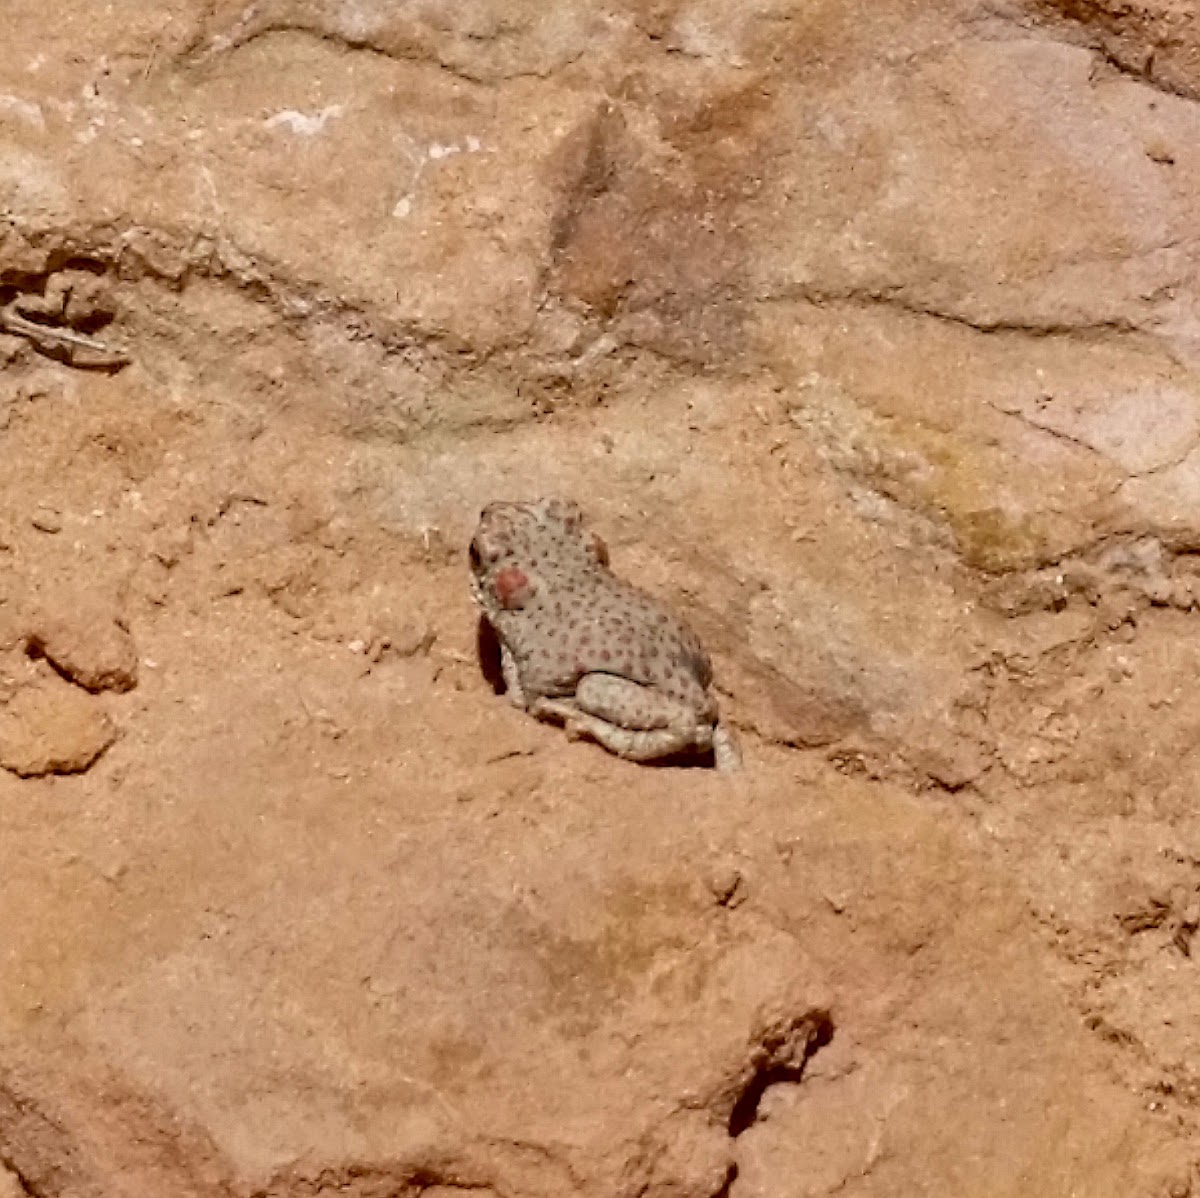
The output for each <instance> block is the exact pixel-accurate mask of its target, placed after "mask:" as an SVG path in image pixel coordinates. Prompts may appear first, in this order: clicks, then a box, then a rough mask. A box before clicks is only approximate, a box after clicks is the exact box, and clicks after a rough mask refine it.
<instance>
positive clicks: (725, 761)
mask: <svg viewBox="0 0 1200 1198" xmlns="http://www.w3.org/2000/svg"><path fill="white" fill-rule="evenodd" d="M712 747H713V764H714V765H715V766H716V767H717V769H718V770H719V771H720V772H721V773H722V774H735V773H737V771H738V770H740V769H741V768H742V750H741V746H739V744H738V742H737V738H736V737H735V736H734V735H733V733H732V732H730V731H729V729H728V728H726V727H725V725H724V724H718V725H717V726H716V727H715V728H714V729H713V738H712Z"/></svg>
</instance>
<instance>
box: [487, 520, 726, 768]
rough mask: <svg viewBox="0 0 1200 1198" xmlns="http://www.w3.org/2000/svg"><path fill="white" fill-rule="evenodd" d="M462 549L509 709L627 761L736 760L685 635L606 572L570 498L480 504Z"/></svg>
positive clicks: (692, 642)
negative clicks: (687, 755)
mask: <svg viewBox="0 0 1200 1198" xmlns="http://www.w3.org/2000/svg"><path fill="white" fill-rule="evenodd" d="M470 556H471V573H472V589H473V590H474V593H475V598H476V600H477V602H478V603H479V606H480V607H481V608H482V609H483V613H484V615H485V617H486V618H487V621H488V623H489V624H490V625H491V626H492V629H493V630H494V632H495V634H496V639H497V640H498V641H499V644H500V655H501V665H502V668H503V671H504V681H505V684H506V685H507V688H508V695H509V698H510V699H511V700H512V702H513V703H515V704H516V705H517V706H518V707H521V708H523V709H524V710H526V711H528V712H530V713H531V714H532V715H535V716H537V717H538V718H539V719H544V720H549V721H552V722H555V723H561V724H564V725H565V726H566V729H567V734H568V735H569V736H570V737H571V738H572V739H575V738H579V737H583V736H587V737H590V738H591V739H592V740H595V741H597V742H599V743H600V744H601V745H603V746H604V748H606V749H608V750H609V751H610V752H612V753H615V754H617V756H619V757H625V758H628V759H629V760H632V761H648V760H651V759H653V758H656V757H666V756H669V755H671V754H674V753H679V752H681V751H684V750H689V749H695V750H699V751H701V752H707V751H708V750H710V749H711V750H712V753H713V760H714V762H715V764H716V766H717V768H718V769H719V770H734V769H737V768H738V767H739V766H740V765H741V754H740V752H739V751H738V748H737V743H736V741H735V740H734V739H733V736H732V734H731V733H730V732H729V730H728V729H727V728H726V727H725V726H724V725H722V724H721V723H719V721H718V718H717V703H716V699H715V697H714V696H713V694H712V691H711V690H710V686H711V684H712V664H711V662H710V661H709V659H708V655H707V654H706V653H705V652H704V649H703V647H702V646H701V644H700V642H699V640H698V639H697V638H696V635H695V633H693V632H692V630H691V629H690V628H688V627H687V625H686V624H684V623H683V621H682V620H680V619H679V618H678V617H677V616H675V615H673V614H672V613H671V612H669V611H668V610H667V609H666V608H664V607H663V606H662V605H661V604H659V603H658V602H657V601H656V600H654V599H652V598H651V597H650V596H649V595H647V594H645V593H643V592H642V591H640V590H638V589H637V588H636V587H633V586H630V585H629V584H628V583H626V582H622V581H621V580H620V579H619V578H617V576H616V575H615V574H613V573H612V571H611V570H609V568H608V551H607V549H606V548H605V546H604V542H603V541H601V540H600V538H599V537H598V536H596V534H595V533H593V532H591V531H590V530H589V529H588V528H587V526H586V525H585V523H584V518H583V512H582V511H581V510H580V508H579V507H578V506H577V505H576V504H574V503H571V502H570V501H568V500H565V499H540V500H537V501H535V502H532V503H492V504H489V505H488V506H487V507H486V508H484V510H483V513H482V515H481V516H480V519H479V527H478V528H477V529H476V531H475V536H474V538H473V539H472V541H471V550H470Z"/></svg>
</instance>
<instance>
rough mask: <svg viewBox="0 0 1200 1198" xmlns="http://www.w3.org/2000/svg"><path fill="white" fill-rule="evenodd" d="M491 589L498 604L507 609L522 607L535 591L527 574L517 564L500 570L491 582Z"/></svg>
mask: <svg viewBox="0 0 1200 1198" xmlns="http://www.w3.org/2000/svg"><path fill="white" fill-rule="evenodd" d="M492 589H493V590H494V591H495V592H496V598H497V599H498V600H499V602H500V606H501V607H503V608H505V609H507V610H509V611H512V610H513V609H514V608H520V607H524V606H525V604H526V603H528V602H529V600H530V599H532V598H533V596H534V594H535V593H536V588H535V587H534V585H533V582H532V581H531V579H530V577H529V575H528V574H526V573H525V571H524V570H522V569H521V568H520V567H519V566H505V567H504V569H503V570H500V571H499V572H498V573H497V574H496V577H495V579H494V580H493V582H492Z"/></svg>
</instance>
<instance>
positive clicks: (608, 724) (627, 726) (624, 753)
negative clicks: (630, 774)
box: [534, 674, 712, 761]
mask: <svg viewBox="0 0 1200 1198" xmlns="http://www.w3.org/2000/svg"><path fill="white" fill-rule="evenodd" d="M534 706H535V709H536V710H535V714H537V715H539V716H540V717H541V718H543V719H557V720H561V721H562V722H563V723H564V724H565V725H566V729H567V735H568V736H572V737H581V736H587V737H590V738H591V739H592V740H594V741H597V742H598V743H599V744H601V745H603V746H604V748H606V749H608V751H609V752H610V753H615V754H616V755H617V756H618V757H624V758H626V759H628V760H629V761H651V760H653V759H655V758H657V757H668V756H670V755H671V754H672V753H679V752H682V751H683V750H684V749H690V748H698V749H707V748H708V747H709V746H710V744H711V740H712V735H711V732H712V730H711V728H709V727H707V726H706V725H704V724H703V723H701V722H699V721H698V720H697V717H696V713H695V711H694V710H693V709H692V708H691V707H689V706H688V705H687V704H686V703H684V702H682V701H681V700H679V699H673V698H671V697H670V696H669V695H664V694H662V693H661V692H659V691H655V690H652V689H651V688H650V687H646V686H642V685H640V684H639V683H637V682H631V681H630V680H629V679H627V678H618V677H617V676H616V675H613V674H586V675H584V677H583V678H581V679H580V681H579V684H578V686H577V687H576V689H575V697H574V698H573V699H570V700H564V699H558V700H555V699H539V700H537V702H536V703H535V705H534Z"/></svg>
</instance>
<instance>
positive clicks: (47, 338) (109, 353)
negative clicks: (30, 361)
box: [0, 300, 129, 370]
mask: <svg viewBox="0 0 1200 1198" xmlns="http://www.w3.org/2000/svg"><path fill="white" fill-rule="evenodd" d="M16 304H17V301H16V300H14V301H13V302H12V303H10V304H6V305H5V306H4V307H3V308H0V332H5V333H11V334H12V335H14V336H16V337H24V338H25V340H26V341H29V342H30V343H32V344H33V345H34V346H35V348H37V349H39V350H40V351H41V352H42V353H47V354H49V353H59V354H62V355H63V356H64V357H65V358H66V359H67V361H68V362H69V363H70V364H71V365H72V366H79V367H84V368H91V369H94V370H115V369H116V368H117V367H119V366H127V365H128V364H129V355H128V354H127V353H126V352H125V351H124V350H122V349H117V348H116V347H115V346H110V345H106V344H105V343H104V342H103V341H97V340H96V339H95V338H94V337H86V336H84V334H82V333H74V332H72V331H71V330H70V329H63V328H59V327H57V326H55V325H48V324H40V323H39V322H38V321H36V320H30V319H28V317H25V316H22V315H21V314H20V312H18V311H17V308H16Z"/></svg>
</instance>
